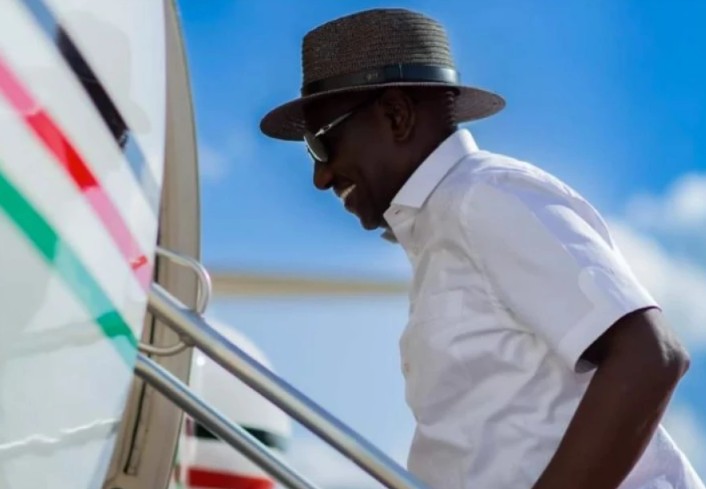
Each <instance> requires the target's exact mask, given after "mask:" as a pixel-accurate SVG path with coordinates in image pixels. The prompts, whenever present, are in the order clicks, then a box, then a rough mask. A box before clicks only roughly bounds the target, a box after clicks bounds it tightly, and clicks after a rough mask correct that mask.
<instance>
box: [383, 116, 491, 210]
mask: <svg viewBox="0 0 706 489" xmlns="http://www.w3.org/2000/svg"><path fill="white" fill-rule="evenodd" d="M475 151H478V146H477V145H476V142H475V140H474V139H473V136H472V135H471V133H470V132H469V131H468V130H467V129H459V130H457V131H456V132H454V133H453V134H451V135H450V136H449V137H448V138H446V140H444V142H443V143H441V144H440V145H439V146H438V147H437V148H436V149H435V150H434V151H432V153H431V154H430V155H429V156H427V158H426V159H425V160H424V161H423V162H422V164H421V165H419V167H418V168H417V169H416V170H415V171H414V173H413V174H412V176H411V177H409V178H408V179H407V181H406V182H405V184H404V185H403V186H402V188H401V189H400V190H399V191H398V192H397V195H395V197H394V198H393V199H392V203H391V205H390V207H393V206H399V205H401V206H405V207H411V208H413V209H419V208H421V207H422V205H424V202H426V200H427V198H429V195H431V193H432V191H433V190H434V189H435V188H436V186H437V185H439V183H440V182H441V180H442V179H443V178H444V177H445V176H446V174H447V173H448V172H449V171H450V170H451V168H453V167H454V165H456V163H458V162H459V160H461V158H463V157H464V156H466V155H467V154H469V153H473V152H475Z"/></svg>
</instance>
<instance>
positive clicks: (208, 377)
mask: <svg viewBox="0 0 706 489" xmlns="http://www.w3.org/2000/svg"><path fill="white" fill-rule="evenodd" d="M209 323H210V324H211V325H212V326H214V327H215V328H216V329H218V330H219V332H220V333H221V334H223V335H224V336H225V337H227V338H228V339H229V340H230V341H232V342H233V344H235V345H237V346H238V347H240V348H241V349H242V350H243V351H245V352H247V353H248V354H249V355H250V356H252V357H253V358H254V359H256V360H257V361H259V362H260V363H261V364H263V365H265V366H266V367H268V368H271V365H270V363H269V361H268V360H267V358H266V357H265V355H264V354H263V353H262V351H260V350H259V349H258V348H257V346H255V345H254V344H253V343H252V342H251V341H250V340H248V339H247V338H246V337H244V336H243V335H242V334H240V333H238V332H237V331H235V330H234V329H233V328H232V327H229V326H228V325H226V324H222V323H219V322H216V321H209ZM189 385H191V386H192V388H193V389H194V391H195V392H196V393H197V394H199V395H200V396H202V397H203V398H204V399H205V400H206V401H208V402H209V403H210V404H211V405H213V406H214V407H216V408H217V409H218V410H219V411H221V412H222V413H224V414H225V415H226V416H228V418H229V419H231V420H233V421H234V422H236V423H238V424H239V425H240V426H242V427H243V428H245V429H246V430H247V431H248V432H249V433H250V434H251V435H253V436H254V437H255V438H257V439H258V440H260V442H262V443H263V444H264V445H265V446H267V447H269V448H271V449H272V450H274V451H276V452H279V453H280V454H282V453H284V451H285V450H286V447H287V441H288V439H289V437H290V434H291V422H290V420H289V418H288V417H287V416H286V415H285V414H284V413H283V412H282V411H281V410H279V409H278V408H277V407H275V406H274V405H272V403H270V402H269V401H267V400H266V399H265V398H263V397H262V396H260V395H259V394H257V393H256V392H255V391H253V390H252V389H251V388H249V387H248V386H246V385H245V384H243V383H242V382H241V381H239V380H237V379H234V378H233V376H232V375H231V374H230V373H228V372H227V371H226V370H225V369H223V368H222V367H221V366H220V365H218V364H216V363H215V362H214V361H213V360H211V359H210V358H208V357H207V356H206V355H204V354H203V353H201V352H199V351H195V352H194V359H193V364H192V371H191V381H190V384H189ZM174 481H175V484H173V485H172V487H173V488H175V489H176V488H178V487H182V488H184V489H271V488H272V487H274V484H275V481H274V479H273V478H272V477H271V476H270V475H269V474H267V473H265V472H264V471H263V470H262V469H261V468H260V467H258V466H257V465H255V464H254V463H252V462H251V461H250V460H248V459H247V458H245V456H243V455H242V454H240V453H238V452H237V451H235V450H233V448H232V447H231V446H229V445H227V444H226V443H225V442H223V441H222V440H220V439H219V438H218V437H216V436H215V435H214V434H213V433H212V432H211V431H210V430H209V429H208V428H206V427H205V426H203V424H202V423H200V422H199V421H197V420H195V419H193V418H191V417H188V416H187V417H186V422H185V423H184V429H183V430H182V436H181V439H180V442H179V448H178V455H177V464H176V468H175V474H174Z"/></svg>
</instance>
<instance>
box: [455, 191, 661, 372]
mask: <svg viewBox="0 0 706 489" xmlns="http://www.w3.org/2000/svg"><path fill="white" fill-rule="evenodd" d="M463 211H464V212H463V213H462V214H463V216H464V222H463V228H464V233H465V235H466V238H467V241H468V244H469V246H470V249H471V250H472V253H473V255H474V257H475V259H476V260H478V261H479V262H480V263H481V268H482V269H483V271H484V273H485V274H486V278H487V280H488V281H489V282H490V285H491V290H492V291H493V293H494V294H495V296H496V300H497V301H499V303H500V306H501V307H502V308H504V309H505V310H506V311H507V312H508V313H509V315H510V316H511V317H512V318H514V319H515V320H516V321H517V322H519V323H520V324H522V325H524V326H525V327H526V328H529V329H530V330H533V331H534V332H536V333H537V334H539V335H541V336H542V337H544V338H545V340H546V341H547V342H548V343H549V344H550V346H551V348H552V349H553V350H554V351H555V352H557V353H558V354H559V356H560V357H561V358H562V359H563V360H564V362H565V363H566V364H567V365H568V366H569V368H572V369H574V370H575V371H578V372H581V371H586V370H589V369H590V368H591V366H590V365H589V364H587V363H586V364H585V363H582V362H580V357H581V355H582V354H583V353H584V352H585V350H586V349H587V348H588V347H589V346H590V345H591V344H592V343H593V342H594V341H595V340H596V339H598V338H599V337H600V336H601V334H603V333H604V332H605V331H606V330H607V329H608V328H609V327H610V326H611V325H613V324H614V323H615V322H616V321H617V320H618V319H620V318H621V317H623V316H624V315H626V314H628V313H630V312H633V311H636V310H638V309H643V308H648V307H659V306H658V305H657V303H656V302H655V300H654V299H653V298H652V297H651V295H650V294H649V293H648V292H647V290H646V289H645V288H644V287H643V286H642V285H641V284H640V283H639V282H638V280H637V279H636V278H635V276H634V275H633V273H632V271H631V270H630V267H629V266H628V264H627V263H626V261H625V260H624V258H623V256H622V254H621V253H620V251H619V250H618V249H617V247H615V245H614V244H613V242H612V240H611V238H610V235H609V232H608V230H607V227H605V225H604V224H603V220H602V219H601V217H600V216H599V215H598V213H597V212H596V211H595V210H594V209H593V207H591V206H590V205H588V203H587V202H585V201H583V200H580V199H579V198H578V197H576V196H575V195H572V194H569V193H567V192H566V191H564V190H563V189H560V188H556V189H554V188H549V189H548V188H546V187H545V186H542V185H540V184H536V183H533V182H524V181H519V182H517V181H510V182H499V183H495V182H493V183H477V184H474V185H473V188H471V189H470V190H469V191H468V193H467V195H466V198H465V199H464V202H463Z"/></svg>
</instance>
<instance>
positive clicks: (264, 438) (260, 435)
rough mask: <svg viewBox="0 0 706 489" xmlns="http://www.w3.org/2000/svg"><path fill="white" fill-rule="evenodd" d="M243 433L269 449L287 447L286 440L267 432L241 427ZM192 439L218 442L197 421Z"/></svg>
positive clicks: (209, 431)
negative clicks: (248, 434) (246, 433)
mask: <svg viewBox="0 0 706 489" xmlns="http://www.w3.org/2000/svg"><path fill="white" fill-rule="evenodd" d="M241 428H243V429H244V430H245V431H247V432H248V433H250V434H251V435H252V436H253V437H254V438H256V439H257V440H258V441H259V442H260V443H262V444H263V445H265V446H268V447H270V448H276V449H279V450H282V451H284V450H285V448H286V447H287V442H286V439H285V438H284V437H283V436H279V435H275V434H274V433H271V432H269V431H265V430H261V429H258V428H249V427H247V426H242V425H241ZM194 437H196V438H201V439H204V440H220V438H218V436H216V435H215V434H213V433H212V432H211V430H209V429H208V428H206V427H205V426H204V425H202V424H201V423H199V422H198V421H194Z"/></svg>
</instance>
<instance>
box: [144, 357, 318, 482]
mask: <svg viewBox="0 0 706 489" xmlns="http://www.w3.org/2000/svg"><path fill="white" fill-rule="evenodd" d="M135 373H136V374H137V375H138V376H139V377H141V378H142V379H143V380H144V381H145V382H147V383H148V384H150V385H151V386H152V387H154V388H155V389H157V390H158V391H159V392H161V393H162V394H164V395H165V396H166V397H167V398H168V399H169V400H171V401H172V402H173V403H174V404H176V405H177V406H178V407H179V408H181V409H182V410H183V411H184V412H185V413H187V414H189V415H190V416H192V417H193V418H194V419H198V420H199V422H200V423H202V424H203V425H204V426H205V427H206V428H208V429H209V430H211V431H212V432H213V433H214V434H215V435H217V436H218V437H220V438H221V440H223V441H224V442H226V443H228V444H229V445H230V446H232V447H233V448H235V449H236V450H238V451H240V453H242V454H243V455H245V456H246V457H247V458H249V459H250V460H251V461H252V462H254V463H255V464H257V465H258V466H260V467H261V468H262V469H263V470H265V471H266V472H268V473H270V474H271V475H272V476H273V477H274V478H275V479H277V480H278V481H279V482H281V483H282V484H284V485H285V486H287V487H289V488H291V489H317V487H316V486H315V485H314V484H312V483H311V482H309V481H308V480H306V479H305V478H303V477H302V476H301V475H299V474H298V473H297V472H296V471H295V470H294V469H292V468H291V467H289V466H288V465H287V464H286V463H285V462H284V461H282V460H281V459H280V458H279V457H277V456H276V455H275V454H274V452H272V451H271V450H270V449H268V448H267V447H266V446H265V445H263V444H262V443H260V441H259V440H257V439H256V438H255V437H254V436H252V435H251V434H250V433H248V432H247V431H245V429H243V428H242V427H240V426H238V425H237V424H235V423H232V422H231V421H229V420H228V419H227V418H226V417H225V416H223V415H222V414H221V413H219V412H218V411H216V410H215V409H214V408H212V407H211V406H210V405H209V404H208V403H207V402H206V401H204V400H203V399H201V398H200V397H199V396H197V395H196V394H194V393H193V392H191V390H190V389H189V387H188V386H187V385H186V384H184V383H183V382H182V381H181V380H179V379H178V378H177V377H175V376H174V375H172V374H171V373H170V372H169V371H168V370H166V369H165V368H164V367H162V366H161V365H159V364H158V363H156V362H154V361H153V360H150V359H149V358H147V357H146V356H144V355H143V354H141V353H139V354H138V355H137V363H136V364H135Z"/></svg>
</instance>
